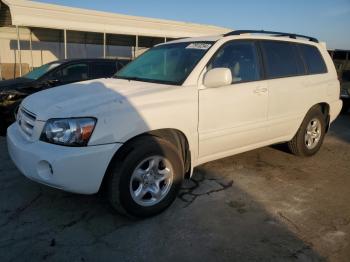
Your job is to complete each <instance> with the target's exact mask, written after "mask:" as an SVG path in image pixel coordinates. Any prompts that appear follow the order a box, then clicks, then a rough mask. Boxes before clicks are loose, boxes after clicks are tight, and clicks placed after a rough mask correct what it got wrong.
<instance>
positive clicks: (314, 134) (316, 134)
mask: <svg viewBox="0 0 350 262" xmlns="http://www.w3.org/2000/svg"><path fill="white" fill-rule="evenodd" d="M325 133H326V121H325V116H324V115H323V113H322V112H321V109H320V108H318V107H315V108H313V109H311V110H310V111H309V113H308V114H307V115H306V117H305V119H304V121H303V123H302V124H301V126H300V128H299V130H298V132H297V134H296V135H295V137H294V138H293V139H292V140H291V141H289V142H288V147H289V149H290V151H291V152H292V153H293V154H295V155H298V156H312V155H314V154H316V153H317V152H318V151H319V150H320V148H321V146H322V143H323V140H324V136H325Z"/></svg>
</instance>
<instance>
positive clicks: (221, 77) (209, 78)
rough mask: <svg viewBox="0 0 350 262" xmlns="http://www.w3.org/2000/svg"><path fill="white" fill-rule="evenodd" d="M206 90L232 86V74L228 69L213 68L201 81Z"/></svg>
mask: <svg viewBox="0 0 350 262" xmlns="http://www.w3.org/2000/svg"><path fill="white" fill-rule="evenodd" d="M203 84H204V86H206V87H207V88H215V87H221V86H228V85H231V84H232V73H231V70H230V69H228V68H214V69H211V70H209V71H208V72H207V73H206V74H205V76H204V81H203Z"/></svg>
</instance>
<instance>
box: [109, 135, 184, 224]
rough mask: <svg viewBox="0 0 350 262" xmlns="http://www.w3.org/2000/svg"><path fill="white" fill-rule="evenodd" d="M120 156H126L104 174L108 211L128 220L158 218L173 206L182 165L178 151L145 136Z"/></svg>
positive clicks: (169, 145) (128, 146)
mask: <svg viewBox="0 0 350 262" xmlns="http://www.w3.org/2000/svg"><path fill="white" fill-rule="evenodd" d="M123 152H128V153H125V154H126V155H125V156H123V157H121V158H120V157H119V160H116V161H114V162H115V163H113V166H112V168H111V172H110V174H108V175H109V179H108V197H109V201H110V203H111V205H112V207H113V208H114V209H116V210H117V211H118V212H119V213H122V214H125V215H128V216H132V217H140V218H146V217H151V216H154V215H157V214H159V213H160V212H162V211H163V210H165V209H166V208H167V207H168V206H169V205H171V204H172V203H173V201H174V200H175V199H176V196H177V193H178V191H179V190H180V188H181V184H182V181H183V177H184V164H183V160H182V159H181V157H180V154H179V152H178V150H177V149H176V147H175V146H173V145H172V144H171V143H169V142H167V141H166V140H163V139H160V138H157V137H153V136H145V137H141V138H138V139H137V140H135V141H133V142H131V144H129V145H127V146H126V149H125V150H123ZM152 161H153V162H152ZM151 163H153V165H152V164H151ZM161 179H164V180H162V181H161V182H159V180H161ZM157 185H158V186H157Z"/></svg>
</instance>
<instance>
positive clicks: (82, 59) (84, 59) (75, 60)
mask: <svg viewBox="0 0 350 262" xmlns="http://www.w3.org/2000/svg"><path fill="white" fill-rule="evenodd" d="M127 60H128V59H113V58H69V59H61V60H56V61H54V62H52V63H61V64H65V63H71V62H118V61H127Z"/></svg>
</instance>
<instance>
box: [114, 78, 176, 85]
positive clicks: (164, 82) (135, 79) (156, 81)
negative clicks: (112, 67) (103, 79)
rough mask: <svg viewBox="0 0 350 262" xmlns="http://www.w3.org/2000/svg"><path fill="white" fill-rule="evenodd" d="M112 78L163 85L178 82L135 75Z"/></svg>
mask: <svg viewBox="0 0 350 262" xmlns="http://www.w3.org/2000/svg"><path fill="white" fill-rule="evenodd" d="M113 78H116V79H124V80H129V81H139V82H147V83H156V84H165V85H178V84H179V83H176V82H174V81H166V80H158V79H148V78H141V77H136V76H133V77H126V76H114V77H113Z"/></svg>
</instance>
